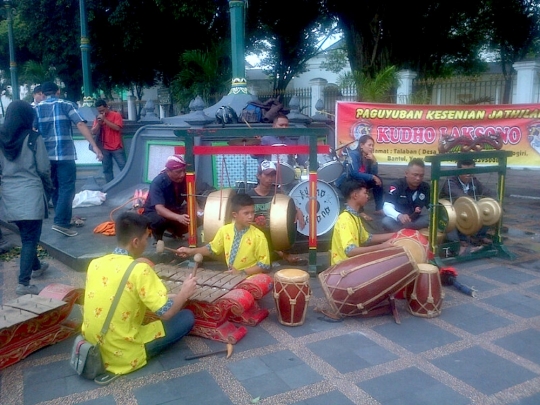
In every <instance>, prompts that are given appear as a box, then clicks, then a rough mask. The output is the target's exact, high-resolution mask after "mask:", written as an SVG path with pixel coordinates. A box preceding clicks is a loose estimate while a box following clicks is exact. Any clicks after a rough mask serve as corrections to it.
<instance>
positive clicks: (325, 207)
mask: <svg viewBox="0 0 540 405" xmlns="http://www.w3.org/2000/svg"><path fill="white" fill-rule="evenodd" d="M289 196H290V197H291V198H292V199H293V200H294V203H295V204H296V206H297V207H298V208H299V209H300V211H302V214H303V215H304V221H305V222H306V226H305V227H304V228H302V229H300V226H299V224H298V227H297V229H298V232H300V233H301V234H302V235H306V236H309V220H310V218H309V180H306V181H302V182H300V183H298V184H297V185H296V186H294V187H293V189H292V190H291V191H290V192H289ZM339 207H340V203H339V196H338V195H337V193H336V191H335V190H334V188H333V187H332V186H331V185H330V184H328V183H326V182H324V181H321V180H317V208H316V209H317V212H316V217H315V220H316V221H317V236H319V235H323V234H325V233H326V232H328V231H330V230H331V229H333V227H334V224H335V223H336V221H337V219H338V216H339Z"/></svg>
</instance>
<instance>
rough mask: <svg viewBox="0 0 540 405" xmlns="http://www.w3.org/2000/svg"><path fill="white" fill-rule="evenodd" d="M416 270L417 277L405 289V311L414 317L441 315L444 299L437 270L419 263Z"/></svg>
mask: <svg viewBox="0 0 540 405" xmlns="http://www.w3.org/2000/svg"><path fill="white" fill-rule="evenodd" d="M418 269H419V273H418V277H416V280H415V281H414V283H411V284H409V285H408V286H407V288H406V289H405V297H406V298H407V310H408V311H409V312H410V313H411V314H412V315H415V316H421V317H423V318H434V317H436V316H439V315H440V314H441V307H442V301H443V298H444V291H443V290H442V284H441V276H440V274H439V268H438V267H437V266H433V265H431V264H427V263H420V264H418Z"/></svg>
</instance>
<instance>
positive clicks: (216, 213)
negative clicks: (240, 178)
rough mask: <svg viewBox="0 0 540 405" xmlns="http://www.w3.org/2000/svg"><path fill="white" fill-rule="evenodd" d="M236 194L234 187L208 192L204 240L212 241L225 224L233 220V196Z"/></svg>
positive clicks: (205, 207)
mask: <svg viewBox="0 0 540 405" xmlns="http://www.w3.org/2000/svg"><path fill="white" fill-rule="evenodd" d="M235 194H236V190H234V189H232V188H224V189H222V190H217V191H213V192H211V193H210V194H208V197H207V198H206V204H205V206H204V220H203V232H204V240H205V241H207V242H211V241H212V239H214V236H216V233H217V231H218V230H219V228H221V227H222V226H223V225H225V224H228V223H229V222H231V203H230V200H231V198H232V197H233V196H234V195H235Z"/></svg>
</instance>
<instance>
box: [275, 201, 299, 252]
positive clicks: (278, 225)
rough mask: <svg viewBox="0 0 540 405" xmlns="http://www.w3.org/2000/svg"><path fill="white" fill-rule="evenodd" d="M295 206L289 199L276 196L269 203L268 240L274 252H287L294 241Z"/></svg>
mask: <svg viewBox="0 0 540 405" xmlns="http://www.w3.org/2000/svg"><path fill="white" fill-rule="evenodd" d="M295 219H296V206H295V205H294V201H293V199H292V198H291V197H289V196H287V195H284V194H276V195H275V196H274V198H272V202H271V203H270V239H271V240H272V246H273V248H274V250H287V249H290V248H291V247H292V245H294V242H295V241H296V224H295V223H294V220H295Z"/></svg>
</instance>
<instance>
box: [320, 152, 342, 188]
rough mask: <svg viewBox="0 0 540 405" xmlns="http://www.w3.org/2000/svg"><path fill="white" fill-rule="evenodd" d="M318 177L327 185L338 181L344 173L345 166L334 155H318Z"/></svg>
mask: <svg viewBox="0 0 540 405" xmlns="http://www.w3.org/2000/svg"><path fill="white" fill-rule="evenodd" d="M317 161H318V163H319V168H318V169H317V177H318V178H319V179H321V180H322V181H326V182H327V183H332V182H334V181H336V180H337V179H338V178H339V176H341V173H343V164H342V163H341V162H340V161H339V160H337V158H334V157H333V156H332V155H317Z"/></svg>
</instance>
